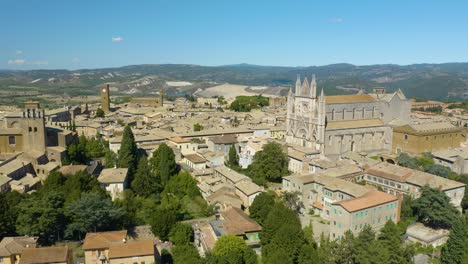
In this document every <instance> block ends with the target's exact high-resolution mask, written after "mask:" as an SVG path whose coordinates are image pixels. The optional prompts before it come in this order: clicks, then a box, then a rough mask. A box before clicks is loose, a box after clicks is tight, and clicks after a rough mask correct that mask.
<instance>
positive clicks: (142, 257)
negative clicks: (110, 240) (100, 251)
mask: <svg viewBox="0 0 468 264" xmlns="http://www.w3.org/2000/svg"><path fill="white" fill-rule="evenodd" d="M155 253H156V250H155V245H154V241H152V240H141V241H128V242H124V243H116V244H111V245H110V246H109V262H108V263H109V264H135V263H137V264H151V263H156V259H155Z"/></svg>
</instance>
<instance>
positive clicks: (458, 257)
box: [442, 213, 468, 264]
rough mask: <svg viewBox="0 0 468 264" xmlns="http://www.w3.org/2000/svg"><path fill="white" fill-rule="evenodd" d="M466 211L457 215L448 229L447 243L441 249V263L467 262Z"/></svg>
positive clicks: (467, 225) (467, 218)
mask: <svg viewBox="0 0 468 264" xmlns="http://www.w3.org/2000/svg"><path fill="white" fill-rule="evenodd" d="M467 255H468V213H465V215H462V216H460V217H458V218H457V219H456V220H455V221H454V222H453V226H452V229H451V230H450V234H449V239H448V241H447V244H446V245H445V247H444V248H443V250H442V263H444V264H456V263H468V262H466V260H467V259H466V258H467V257H468V256H467Z"/></svg>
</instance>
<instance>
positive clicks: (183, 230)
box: [169, 223, 193, 246]
mask: <svg viewBox="0 0 468 264" xmlns="http://www.w3.org/2000/svg"><path fill="white" fill-rule="evenodd" d="M169 240H170V241H172V242H173V243H174V244H176V245H178V246H179V245H189V244H190V242H193V229H192V226H190V225H188V224H183V223H177V224H175V225H174V227H172V229H171V231H170V232H169Z"/></svg>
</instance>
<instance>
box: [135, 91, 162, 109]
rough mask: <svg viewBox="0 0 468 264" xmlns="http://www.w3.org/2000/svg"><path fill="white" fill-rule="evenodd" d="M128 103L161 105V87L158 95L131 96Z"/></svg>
mask: <svg viewBox="0 0 468 264" xmlns="http://www.w3.org/2000/svg"><path fill="white" fill-rule="evenodd" d="M130 104H132V105H137V106H141V105H144V106H152V107H163V105H164V92H163V90H162V89H161V90H160V91H159V96H158V97H133V98H132V99H130Z"/></svg>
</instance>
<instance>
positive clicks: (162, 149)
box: [151, 143, 178, 187]
mask: <svg viewBox="0 0 468 264" xmlns="http://www.w3.org/2000/svg"><path fill="white" fill-rule="evenodd" d="M151 165H152V170H153V173H154V175H156V176H157V177H158V179H159V182H160V183H161V185H162V186H163V187H164V186H166V184H167V183H168V182H169V179H170V178H171V177H172V176H173V175H175V174H176V173H177V170H178V167H177V164H176V162H175V155H174V151H172V149H171V148H170V147H169V146H168V145H166V144H165V143H162V144H161V145H159V147H158V149H157V150H156V151H155V152H153V157H152V158H151Z"/></svg>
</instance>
